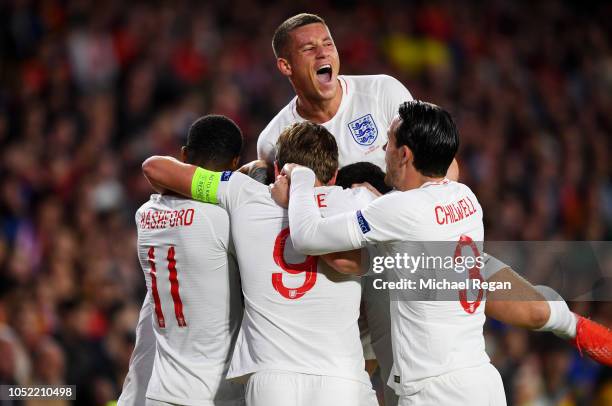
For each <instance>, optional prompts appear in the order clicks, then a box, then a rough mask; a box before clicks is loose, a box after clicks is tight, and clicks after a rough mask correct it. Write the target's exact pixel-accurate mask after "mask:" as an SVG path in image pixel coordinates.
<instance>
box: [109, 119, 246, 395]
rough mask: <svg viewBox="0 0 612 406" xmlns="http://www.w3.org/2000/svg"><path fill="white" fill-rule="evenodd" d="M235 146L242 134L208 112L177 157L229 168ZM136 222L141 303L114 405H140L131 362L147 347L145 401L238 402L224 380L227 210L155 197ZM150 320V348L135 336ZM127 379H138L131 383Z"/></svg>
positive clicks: (233, 290) (230, 292)
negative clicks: (144, 290)
mask: <svg viewBox="0 0 612 406" xmlns="http://www.w3.org/2000/svg"><path fill="white" fill-rule="evenodd" d="M241 149H242V133H241V131H240V129H239V128H238V127H237V126H236V124H235V123H234V122H233V121H231V120H230V119H228V118H226V117H223V116H214V115H211V116H205V117H203V118H200V119H199V120H197V121H196V122H195V123H194V124H193V125H192V126H191V128H190V129H189V135H188V140H187V145H186V146H185V147H183V149H182V151H181V156H182V159H183V161H184V162H188V163H192V164H194V165H202V166H206V167H207V168H211V169H214V170H232V169H235V168H236V167H237V164H238V160H239V156H240V151H241ZM154 188H155V186H154ZM156 190H158V191H161V190H160V189H159V188H157V189H156ZM136 226H137V228H138V257H139V260H140V264H141V266H142V270H143V271H144V274H145V279H146V283H147V290H148V294H147V299H146V300H148V302H145V305H144V309H143V311H142V312H141V320H140V321H139V326H141V330H139V331H137V336H138V337H139V340H140V341H138V342H137V345H136V347H135V349H134V354H133V356H132V364H131V365H130V372H128V378H127V379H126V383H125V385H124V392H123V393H122V395H121V398H120V399H119V405H130V404H134V405H138V406H141V405H143V404H145V401H144V399H142V398H141V396H142V395H139V394H137V393H136V394H135V391H137V390H142V386H143V385H146V378H148V377H142V376H141V375H142V374H139V371H136V370H135V369H137V368H139V366H140V365H135V364H134V362H135V363H143V362H145V361H146V360H147V358H148V357H149V356H150V355H151V354H148V353H147V352H148V351H150V350H151V349H152V350H153V351H155V353H154V361H153V368H152V372H151V375H150V380H149V382H148V389H147V391H146V397H147V400H146V405H150V406H155V405H169V404H173V405H205V406H239V405H243V404H244V388H243V385H241V384H237V383H232V382H229V381H226V380H225V375H226V373H227V370H228V367H229V360H230V357H231V351H232V349H233V344H234V342H235V339H236V336H237V333H238V329H239V326H240V322H241V318H242V304H241V301H240V285H239V275H238V271H237V267H236V264H235V259H234V258H233V254H232V250H233V249H232V248H231V238H230V224H229V217H228V215H227V213H226V211H225V210H223V209H221V208H219V207H218V206H216V205H211V204H206V203H201V202H197V201H194V200H191V199H185V198H183V197H180V196H176V195H171V194H167V193H166V194H157V195H152V196H151V199H150V200H149V201H148V202H147V203H145V204H144V205H142V207H140V209H139V210H138V212H137V213H136ZM148 315H150V317H151V318H152V319H153V320H151V319H150V318H147V316H148ZM150 323H152V324H153V332H154V336H155V341H156V345H154V346H150V345H149V346H147V345H146V342H147V338H146V337H143V336H142V335H143V334H147V331H146V328H148V325H147V324H149V325H150ZM139 343H140V345H139ZM134 378H136V379H138V378H140V379H139V380H137V381H135V382H131V380H130V379H134Z"/></svg>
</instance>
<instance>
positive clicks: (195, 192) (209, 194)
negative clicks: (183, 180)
mask: <svg viewBox="0 0 612 406" xmlns="http://www.w3.org/2000/svg"><path fill="white" fill-rule="evenodd" d="M222 173H223V172H213V171H209V170H206V169H204V168H198V169H196V171H195V173H194V174H193V178H191V198H192V199H195V200H199V201H201V202H204V203H212V204H217V189H219V182H221V174H222Z"/></svg>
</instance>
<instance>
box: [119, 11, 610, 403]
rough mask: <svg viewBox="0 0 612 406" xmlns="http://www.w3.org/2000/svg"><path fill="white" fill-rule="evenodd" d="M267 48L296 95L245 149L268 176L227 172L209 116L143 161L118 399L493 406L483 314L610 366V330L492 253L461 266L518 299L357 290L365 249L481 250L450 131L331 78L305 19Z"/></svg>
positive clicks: (222, 128)
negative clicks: (458, 207) (450, 208)
mask: <svg viewBox="0 0 612 406" xmlns="http://www.w3.org/2000/svg"><path fill="white" fill-rule="evenodd" d="M273 50H274V53H275V55H276V57H277V66H278V69H279V71H280V72H281V74H283V75H284V76H286V77H287V78H288V79H289V80H290V82H291V84H292V86H293V88H294V90H295V92H296V97H295V98H294V99H293V100H292V101H291V102H290V103H289V104H288V105H287V106H286V107H285V108H284V109H283V110H281V112H279V114H278V115H277V116H276V117H275V118H274V119H273V120H272V121H271V122H270V124H269V125H268V126H267V127H266V129H265V130H264V131H263V132H262V134H261V135H260V138H259V141H258V155H259V158H260V160H261V161H260V163H259V165H260V166H262V164H261V162H264V161H265V162H266V163H267V167H268V168H274V172H275V175H276V176H275V178H276V182H275V183H274V185H271V186H267V185H264V184H262V183H260V182H257V181H256V180H254V179H252V178H251V177H249V176H247V175H246V174H243V173H242V172H248V171H249V170H248V169H247V170H241V171H236V169H237V168H238V161H239V155H240V152H241V149H242V134H241V132H240V129H239V128H238V127H237V126H236V125H235V124H234V123H233V122H232V121H231V120H229V119H227V118H225V117H223V116H214V115H210V116H205V117H202V118H200V119H198V120H197V121H196V122H195V123H194V124H193V125H192V126H191V128H190V130H189V134H188V140H187V145H186V146H185V147H183V149H182V150H181V158H182V159H181V161H178V160H175V159H173V158H170V157H160V156H155V157H151V158H149V159H148V160H147V161H145V163H144V164H143V171H144V173H145V176H146V177H147V179H148V180H149V182H150V183H151V185H152V187H153V188H154V189H155V190H156V191H157V192H158V193H159V194H155V195H152V197H151V199H150V200H149V201H148V202H147V203H145V204H144V205H143V206H142V207H141V208H140V209H139V210H138V212H137V214H136V225H137V229H138V256H139V260H140V264H141V267H142V270H143V272H144V274H145V280H146V284H147V292H148V293H147V296H146V298H145V302H144V303H143V309H142V311H141V315H140V320H139V323H138V327H137V341H136V345H135V349H134V353H133V355H132V358H131V360H130V368H129V372H128V375H127V377H126V380H125V383H124V388H123V391H122V394H121V397H120V399H119V402H118V404H119V405H144V404H146V405H204V406H213V405H214V406H235V405H245V404H246V405H248V406H281V405H282V406H300V405H305V406H306V405H307V406H328V405H341V406H344V405H346V406H360V405H364V406H366V405H367V406H377V405H378V404H379V402H381V403H383V404H385V405H387V406H390V405H397V404H398V405H402V406H405V405H421V404H423V405H451V404H453V405H455V404H468V403H469V404H475V405H504V404H506V401H505V395H504V391H503V386H502V382H501V377H500V375H499V373H498V372H497V370H496V369H495V368H494V367H493V366H492V365H491V363H490V362H489V358H488V356H487V354H486V352H485V346H484V337H483V333H482V329H483V324H484V321H485V314H486V315H487V316H489V317H493V318H496V319H498V320H500V321H504V322H506V323H509V324H512V325H516V326H521V327H526V328H530V329H534V330H541V331H551V332H553V333H555V334H557V335H559V336H561V337H564V338H567V339H570V340H572V341H573V343H574V344H575V345H577V346H578V347H579V348H581V349H582V351H583V352H586V353H587V354H589V355H591V356H593V357H594V358H595V359H597V360H598V361H600V362H602V363H607V364H608V365H610V364H611V363H612V356H611V355H610V350H611V349H612V342H611V341H612V338H611V334H610V332H609V330H607V329H605V328H604V327H602V326H600V325H597V324H595V323H593V322H591V321H590V320H587V319H584V318H582V317H580V316H577V315H575V314H573V313H572V312H570V310H569V309H568V307H567V305H566V304H565V302H564V301H563V300H562V299H561V298H560V297H558V296H555V295H554V293H555V292H554V291H552V289H549V288H546V287H537V288H534V287H532V286H531V285H530V284H529V283H528V282H527V281H525V280H523V279H521V278H520V277H519V276H518V275H516V274H515V273H514V272H513V271H512V270H511V269H510V268H509V267H508V266H506V265H505V264H503V263H501V262H500V261H498V260H497V259H495V258H493V257H487V262H486V264H485V269H482V270H480V271H481V274H478V275H477V276H478V277H479V278H484V279H486V280H489V281H511V282H512V284H513V286H514V287H515V288H517V289H521V290H522V291H523V293H524V295H523V297H524V298H525V297H526V298H527V300H523V301H520V302H519V301H516V302H509V301H502V300H486V299H491V298H494V297H493V295H494V294H493V293H492V294H491V295H490V296H489V297H486V298H482V301H481V305H480V306H471V307H469V308H466V306H464V304H465V303H464V302H465V300H464V299H463V298H462V299H460V298H457V300H454V301H453V300H447V301H431V300H429V301H428V300H417V299H414V300H391V301H390V300H389V298H388V296H385V295H384V294H382V293H380V292H379V293H378V294H377V295H375V294H373V293H372V289H371V282H370V281H369V279H368V278H370V277H371V276H364V277H363V278H364V279H363V281H364V282H363V283H362V280H361V278H360V276H361V275H363V274H365V273H367V272H368V264H369V262H370V261H369V258H370V257H372V256H374V255H385V256H394V255H395V254H397V253H406V252H408V253H410V252H420V251H419V250H421V249H422V245H423V243H424V242H425V241H453V242H457V241H460V242H462V243H463V244H465V245H469V246H474V247H476V246H478V249H480V250H482V241H483V240H484V227H483V223H482V210H483V209H482V207H480V205H479V204H478V199H477V197H476V196H475V195H474V194H473V193H472V191H471V190H470V189H469V188H468V187H467V186H465V185H463V184H461V183H458V182H456V181H454V180H452V179H453V178H454V177H455V176H456V170H455V167H456V161H455V160H454V158H455V154H456V152H457V149H458V146H459V134H458V131H457V129H456V127H455V124H454V122H453V120H452V118H451V116H450V115H449V114H448V113H447V112H446V111H445V110H444V109H442V108H440V107H438V106H435V105H433V104H429V103H424V102H420V101H412V97H411V95H410V93H409V92H408V90H406V89H405V87H404V86H403V85H402V84H401V83H399V82H398V81H397V80H395V79H393V78H391V77H389V76H384V75H380V76H340V75H338V71H339V58H338V53H337V51H336V48H335V45H334V43H333V40H332V38H331V34H330V33H329V29H328V28H327V26H326V25H325V23H324V21H323V20H322V19H320V18H319V17H318V16H315V15H311V14H300V15H297V16H294V17H292V18H290V19H288V20H286V21H285V22H284V23H283V24H281V26H279V28H278V29H277V31H276V33H275V35H274V39H273ZM355 162H370V165H371V164H374V165H376V167H375V168H374V170H366V171H365V173H363V175H365V176H362V172H358V171H353V172H351V173H349V171H351V169H352V168H356V167H357V166H360V165H366V166H367V165H368V164H357V165H356V166H353V165H350V164H353V163H355ZM347 165H348V166H347ZM251 167H252V166H251ZM342 167H347V168H346V170H343V169H341V168H342ZM339 168H340V169H341V170H340V174H339V173H338V169H339ZM379 168H380V169H382V170H384V171H385V172H386V174H385V183H386V184H387V185H388V186H390V187H392V188H393V189H394V190H393V191H392V192H390V193H387V194H384V195H381V193H380V190H376V189H375V188H374V187H372V186H371V185H369V184H368V185H366V186H367V187H364V186H360V187H354V188H352V189H351V188H347V189H343V188H342V187H339V186H335V183H336V179H337V178H345V179H351V180H350V181H349V182H348V184H346V183H345V185H346V186H348V187H350V186H351V184H353V183H362V182H366V181H368V180H370V179H375V177H372V176H370V175H374V174H375V173H376V171H377V170H378V171H380V169H379ZM449 169H450V170H449ZM343 172H344V174H343ZM355 174H357V175H355ZM449 178H450V179H449ZM372 183H375V182H374V180H372ZM380 188H381V187H380V186H379V189H380ZM383 193H384V191H383ZM461 199H469V201H470V202H472V204H473V210H474V213H473V215H470V216H466V217H465V218H463V219H461V220H458V221H455V222H447V223H444V224H440V223H439V222H438V223H436V217H435V215H434V213H435V207H437V206H439V205H448V204H452V203H453V202H456V201H461ZM404 272H405V271H404V270H402V269H389V270H388V271H386V272H385V274H387V275H386V277H387V278H389V279H390V280H393V279H400V278H403V277H404V276H406V275H404ZM380 276H381V275H377V277H380ZM362 284H363V287H362ZM368 288H369V290H368ZM496 293H497V292H496ZM241 295H242V296H241ZM362 295H363V301H364V303H365V307H366V308H367V311H366V313H367V322H368V325H369V335H370V336H371V341H372V347H373V349H374V354H375V356H376V358H377V359H378V362H379V365H380V368H381V377H382V378H383V379H384V380H385V382H384V383H386V384H387V386H386V388H385V391H384V396H383V399H380V400H379V399H377V398H376V394H375V392H374V391H373V389H372V385H371V383H370V379H369V376H368V374H367V372H366V370H365V368H364V365H365V359H364V352H367V351H365V347H362V341H361V340H360V328H359V326H358V319H359V316H360V305H361V302H362ZM241 298H242V300H241ZM547 299H548V300H547ZM368 358H371V357H368Z"/></svg>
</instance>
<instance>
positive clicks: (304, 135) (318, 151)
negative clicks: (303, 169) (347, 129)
mask: <svg viewBox="0 0 612 406" xmlns="http://www.w3.org/2000/svg"><path fill="white" fill-rule="evenodd" d="M276 162H277V163H278V167H279V169H281V168H282V167H283V166H284V165H285V164H289V163H293V164H299V165H304V166H307V167H308V168H310V169H312V170H313V171H314V173H315V175H316V176H317V179H319V181H320V182H322V183H328V182H329V181H330V180H331V179H332V178H333V177H334V175H335V174H336V170H338V144H336V139H335V138H334V136H333V135H331V134H330V132H329V131H327V129H326V128H325V127H323V126H322V125H319V124H315V123H311V122H310V121H303V122H301V123H294V124H292V125H290V126H289V127H287V128H285V130H283V132H282V133H281V135H280V137H278V140H277V141H276Z"/></svg>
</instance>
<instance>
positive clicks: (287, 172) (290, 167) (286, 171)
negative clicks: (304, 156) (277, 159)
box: [281, 164, 302, 182]
mask: <svg viewBox="0 0 612 406" xmlns="http://www.w3.org/2000/svg"><path fill="white" fill-rule="evenodd" d="M301 166H302V165H298V164H285V166H283V170H282V171H281V175H285V176H286V177H287V180H289V182H291V173H292V172H293V170H294V169H295V168H299V167H301Z"/></svg>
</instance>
